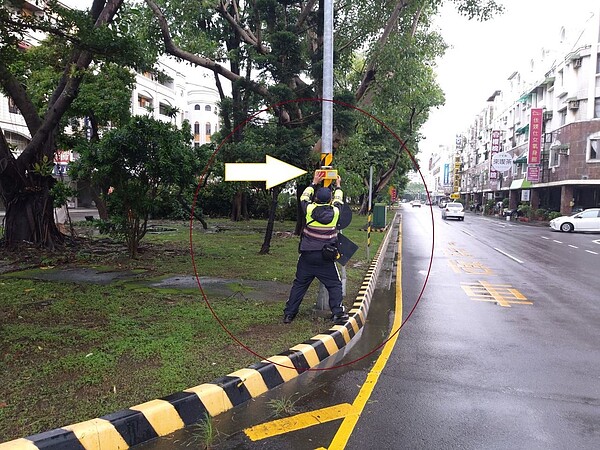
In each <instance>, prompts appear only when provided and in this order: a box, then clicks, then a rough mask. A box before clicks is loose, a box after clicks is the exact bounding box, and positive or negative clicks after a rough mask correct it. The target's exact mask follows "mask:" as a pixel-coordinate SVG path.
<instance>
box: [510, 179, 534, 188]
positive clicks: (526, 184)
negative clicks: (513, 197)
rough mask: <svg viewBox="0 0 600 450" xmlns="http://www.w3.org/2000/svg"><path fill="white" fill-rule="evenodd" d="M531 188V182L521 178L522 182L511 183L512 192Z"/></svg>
mask: <svg viewBox="0 0 600 450" xmlns="http://www.w3.org/2000/svg"><path fill="white" fill-rule="evenodd" d="M530 187H531V181H529V180H526V179H525V178H521V179H520V180H513V181H512V183H510V190H511V191H512V190H513V189H527V188H530Z"/></svg>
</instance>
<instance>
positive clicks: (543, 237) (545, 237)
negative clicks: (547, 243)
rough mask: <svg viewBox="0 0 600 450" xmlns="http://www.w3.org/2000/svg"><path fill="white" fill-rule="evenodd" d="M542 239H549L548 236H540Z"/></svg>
mask: <svg viewBox="0 0 600 450" xmlns="http://www.w3.org/2000/svg"><path fill="white" fill-rule="evenodd" d="M542 239H547V240H550V238H549V237H548V236H542Z"/></svg>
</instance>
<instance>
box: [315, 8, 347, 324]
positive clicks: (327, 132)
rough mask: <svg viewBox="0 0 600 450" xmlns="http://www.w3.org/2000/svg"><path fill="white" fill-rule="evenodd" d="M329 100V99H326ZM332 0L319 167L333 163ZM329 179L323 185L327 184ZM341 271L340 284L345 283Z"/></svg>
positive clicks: (327, 14) (323, 303) (323, 308)
mask: <svg viewBox="0 0 600 450" xmlns="http://www.w3.org/2000/svg"><path fill="white" fill-rule="evenodd" d="M327 100H329V101H327ZM331 100H333V0H325V1H324V4H323V101H322V102H321V104H322V107H321V108H322V109H321V114H322V116H321V122H322V125H321V167H331V165H332V163H333V103H332V101H331ZM330 183H331V181H330V180H325V181H324V183H323V184H324V185H325V186H329V184H330ZM345 274H346V272H345V271H343V272H342V275H343V279H342V286H344V285H345V281H346V280H345ZM315 309H316V311H317V313H319V314H321V315H323V314H325V313H326V312H327V311H329V294H328V292H327V289H325V286H324V285H323V284H321V285H320V286H319V294H318V295H317V303H316V305H315Z"/></svg>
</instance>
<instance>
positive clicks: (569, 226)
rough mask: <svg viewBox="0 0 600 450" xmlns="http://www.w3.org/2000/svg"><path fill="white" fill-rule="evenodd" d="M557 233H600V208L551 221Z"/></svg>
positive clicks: (551, 225) (551, 226)
mask: <svg viewBox="0 0 600 450" xmlns="http://www.w3.org/2000/svg"><path fill="white" fill-rule="evenodd" d="M550 228H552V229H553V230H556V231H564V232H566V233H569V232H571V231H600V208H590V209H586V210H584V211H582V212H578V213H576V214H572V215H570V216H560V217H557V218H556V219H552V220H551V221H550Z"/></svg>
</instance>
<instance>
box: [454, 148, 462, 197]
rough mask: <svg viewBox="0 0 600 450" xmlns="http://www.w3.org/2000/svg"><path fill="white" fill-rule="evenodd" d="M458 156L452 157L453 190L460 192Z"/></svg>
mask: <svg viewBox="0 0 600 450" xmlns="http://www.w3.org/2000/svg"><path fill="white" fill-rule="evenodd" d="M460 165H461V164H460V156H458V155H457V156H455V157H454V186H453V187H454V191H453V192H460Z"/></svg>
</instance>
